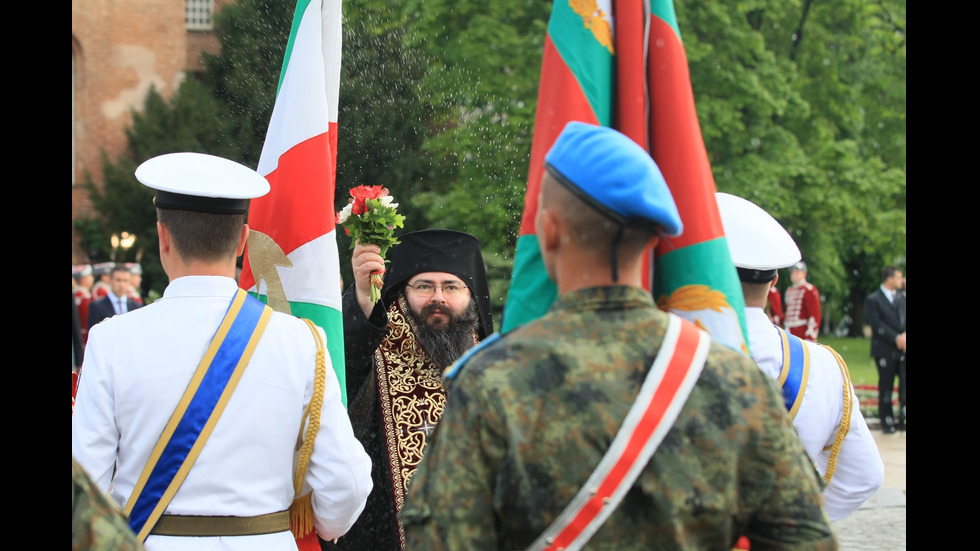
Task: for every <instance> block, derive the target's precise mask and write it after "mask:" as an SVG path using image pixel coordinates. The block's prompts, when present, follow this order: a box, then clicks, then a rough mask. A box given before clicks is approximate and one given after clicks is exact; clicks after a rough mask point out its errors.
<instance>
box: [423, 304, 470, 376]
mask: <svg viewBox="0 0 980 551" xmlns="http://www.w3.org/2000/svg"><path fill="white" fill-rule="evenodd" d="M436 311H440V312H442V313H444V314H446V315H447V316H449V321H448V323H439V324H432V323H429V322H428V321H427V319H428V317H429V315H430V314H432V313H433V312H436ZM409 315H411V316H412V320H414V321H415V327H416V334H415V336H416V338H417V339H418V341H419V343H420V344H421V345H422V349H423V350H425V352H426V353H427V354H428V355H429V358H430V359H431V360H432V361H434V362H435V363H436V364H438V365H440V366H442V367H443V368H445V367H449V366H450V365H451V364H452V363H453V362H455V361H456V360H457V359H458V358H459V357H460V356H462V355H463V352H466V351H467V350H469V349H470V348H472V347H473V335H474V334H475V333H476V329H477V325H478V324H479V319H480V316H479V315H478V313H477V311H476V302H475V301H474V300H472V299H471V300H470V303H469V305H468V306H467V307H466V309H465V310H463V311H462V312H459V313H457V312H453V311H452V310H451V309H450V308H449V307H448V306H446V305H444V304H435V303H429V304H427V305H426V306H425V307H424V308H422V311H421V312H416V311H415V310H414V309H412V308H409Z"/></svg>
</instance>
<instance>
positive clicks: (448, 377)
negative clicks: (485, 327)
mask: <svg viewBox="0 0 980 551" xmlns="http://www.w3.org/2000/svg"><path fill="white" fill-rule="evenodd" d="M499 339H500V333H499V332H497V333H492V334H491V335H490V336H488V337H487V338H485V339H483V340H482V341H480V342H479V344H477V345H476V346H474V347H473V348H470V349H469V350H467V351H466V352H463V355H462V356H460V357H459V359H458V360H456V363H454V364H453V365H451V366H449V369H447V370H446V372H445V373H443V374H442V379H443V380H444V381H452V380H453V379H455V378H456V375H458V374H459V372H460V370H461V369H462V368H463V364H465V363H466V361H467V360H469V359H470V358H471V357H472V356H473V354H476V353H477V352H478V351H480V350H482V349H483V348H484V347H486V346H487V345H489V344H491V343H494V342H496V341H498V340H499Z"/></svg>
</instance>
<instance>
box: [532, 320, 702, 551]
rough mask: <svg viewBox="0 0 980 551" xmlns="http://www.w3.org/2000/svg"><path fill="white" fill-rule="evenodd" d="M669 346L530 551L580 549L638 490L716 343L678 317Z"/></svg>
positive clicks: (671, 324)
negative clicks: (574, 490) (579, 483)
mask: <svg viewBox="0 0 980 551" xmlns="http://www.w3.org/2000/svg"><path fill="white" fill-rule="evenodd" d="M669 316H670V321H669V323H668V325H667V333H666V335H665V336H664V342H663V345H662V346H661V348H660V352H659V353H658V354H657V358H656V359H655V360H654V362H653V365H652V366H651V367H650V371H649V373H647V377H646V380H645V381H644V382H643V386H642V387H641V388H640V393H639V394H638V395H637V397H636V400H635V401H634V402H633V406H632V407H631V408H630V410H629V413H627V415H626V419H625V420H624V421H623V425H622V426H621V427H620V428H619V432H618V433H617V434H616V439H615V440H613V443H612V445H611V446H610V447H609V450H608V451H607V452H606V455H605V457H603V458H602V461H600V462H599V465H598V466H597V467H596V469H595V471H593V473H592V476H590V477H589V480H588V481H587V482H586V483H585V485H584V486H583V487H582V488H581V489H580V490H579V492H578V495H576V496H575V498H574V499H573V500H572V501H571V503H569V504H568V505H567V506H566V507H565V510H564V511H562V513H561V514H560V515H558V517H557V518H556V519H555V521H554V522H552V523H551V526H549V527H548V529H547V530H545V531H544V533H543V534H541V536H539V537H538V539H537V540H535V542H534V543H533V544H532V545H531V546H530V547H529V548H528V550H529V551H532V550H534V551H538V550H557V549H564V550H573V549H580V548H581V547H582V546H583V545H585V544H586V542H588V541H589V538H591V537H592V536H593V534H595V533H596V531H597V530H598V529H599V527H600V526H602V523H603V522H605V521H606V519H607V518H608V517H609V515H611V514H612V512H613V511H614V510H615V509H616V506H618V505H619V502H620V501H621V500H622V499H623V496H625V495H626V493H627V492H628V491H629V489H630V488H631V487H632V486H633V482H634V481H636V478H637V477H638V476H639V475H640V472H642V471H643V469H644V468H645V467H646V465H647V463H648V462H649V460H650V457H652V456H653V453H654V452H655V451H656V450H657V448H658V447H659V446H660V443H661V442H662V441H663V439H664V437H665V436H666V435H667V432H668V431H670V429H671V427H672V426H673V424H674V421H675V420H676V419H677V416H678V415H679V414H680V411H681V408H683V407H684V403H685V402H687V397H688V396H689V395H690V393H691V389H693V388H694V384H695V383H696V382H697V380H698V377H700V376H701V370H702V368H703V367H704V362H705V359H706V358H707V357H708V348H709V346H710V344H711V337H710V336H709V335H708V333H706V332H704V331H702V330H700V329H698V328H697V326H695V325H694V324H693V323H691V322H688V321H686V320H684V319H682V318H680V317H678V316H676V315H674V314H669Z"/></svg>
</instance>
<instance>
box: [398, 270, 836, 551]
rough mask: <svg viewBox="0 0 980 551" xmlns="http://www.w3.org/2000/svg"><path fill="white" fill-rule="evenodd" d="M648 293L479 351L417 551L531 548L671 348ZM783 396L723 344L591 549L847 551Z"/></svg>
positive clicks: (449, 410) (587, 304)
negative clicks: (744, 539) (743, 543)
mask: <svg viewBox="0 0 980 551" xmlns="http://www.w3.org/2000/svg"><path fill="white" fill-rule="evenodd" d="M666 326H667V318H666V314H665V313H664V312H662V311H660V310H658V309H657V307H656V306H655V305H654V304H653V301H652V299H651V298H650V295H649V294H648V293H646V292H644V291H643V290H641V289H637V288H630V287H601V288H592V289H585V290H580V291H576V292H572V293H568V294H566V295H563V296H561V297H559V299H558V301H557V302H556V303H555V305H554V306H553V307H552V309H551V311H550V312H549V313H548V314H547V315H545V316H544V317H542V318H540V319H538V320H536V321H534V322H531V323H528V324H526V325H524V326H522V327H519V328H517V329H515V330H514V331H512V332H509V333H508V334H506V335H504V336H503V337H501V338H500V339H499V340H497V341H496V342H493V343H492V344H490V345H488V346H485V347H483V348H482V349H481V350H479V351H477V352H476V353H475V354H473V355H472V356H471V357H470V359H469V360H468V361H467V363H466V364H465V366H464V367H463V368H462V369H461V370H460V372H459V374H458V376H457V377H456V379H455V380H454V381H453V383H452V385H451V387H450V390H449V398H448V403H447V406H446V411H445V412H444V414H443V417H442V420H441V422H440V423H439V426H438V428H437V429H436V431H435V433H434V434H433V437H432V438H431V439H430V442H429V447H428V449H427V450H426V454H425V457H424V458H423V461H422V464H421V466H420V467H419V470H418V471H416V474H415V478H414V480H413V481H412V485H411V487H410V489H409V496H408V499H407V501H406V504H405V507H404V508H403V510H402V513H401V520H402V523H403V525H404V528H405V533H406V538H407V548H408V549H426V550H440V549H450V550H461V549H465V550H468V551H469V550H477V549H524V548H526V547H527V546H528V545H529V544H531V543H532V542H533V541H534V540H535V538H537V536H538V535H539V534H540V533H541V532H543V531H544V530H545V529H546V528H547V527H548V526H549V524H550V523H551V522H552V520H554V518H555V517H556V516H557V515H558V514H559V513H560V512H561V511H562V509H563V508H564V507H565V505H566V504H567V503H568V502H569V501H571V500H572V498H573V497H574V496H575V494H576V493H577V492H578V490H579V488H580V487H581V486H582V484H583V483H584V482H585V480H586V479H588V477H589V475H590V474H591V473H592V470H593V469H594V468H595V466H596V465H597V464H598V463H599V461H600V460H601V459H602V457H603V455H604V454H605V452H606V450H607V448H608V446H609V444H610V443H611V442H612V440H613V438H615V435H616V433H617V431H618V429H619V426H620V423H621V422H622V420H623V419H624V418H625V416H626V412H627V411H628V410H629V408H630V406H631V405H632V402H633V400H634V398H635V396H636V394H637V392H638V390H639V388H640V386H641V385H642V383H643V380H644V378H645V376H646V372H647V371H648V369H649V368H650V365H651V364H652V363H653V360H654V358H655V357H656V355H657V352H658V350H659V349H660V346H661V343H662V342H663V338H664V333H665V329H666ZM821 489H822V484H821V481H820V480H819V477H818V474H817V472H816V470H815V468H814V466H813V463H812V462H811V461H810V460H809V459H808V457H807V455H806V453H805V452H804V450H803V448H802V446H801V444H800V441H799V438H798V437H797V436H796V433H795V432H794V431H793V426H792V424H791V422H790V421H789V418H788V417H787V415H786V411H785V407H784V406H783V403H782V398H781V397H780V396H779V394H778V391H777V390H776V388H775V386H774V385H773V384H771V383H770V382H769V380H768V379H766V378H765V375H764V374H763V373H762V371H761V370H759V368H758V367H757V366H756V365H755V364H754V363H753V362H752V361H751V360H750V359H749V358H748V357H746V356H744V355H742V354H740V353H738V352H736V351H734V350H732V349H730V348H728V347H726V346H724V345H721V344H718V343H712V345H711V349H710V352H709V355H708V359H707V362H706V364H705V367H704V370H703V372H702V374H701V376H700V378H699V379H698V382H697V384H696V385H695V387H694V389H693V391H692V393H691V395H690V397H689V398H688V400H687V402H686V404H685V405H684V407H683V408H682V410H681V412H680V414H679V417H678V418H677V420H676V422H675V423H674V425H673V428H672V429H671V430H670V431H669V433H668V434H667V436H666V437H665V439H664V441H663V443H662V444H661V445H660V447H659V449H658V450H657V452H656V454H655V455H654V456H653V458H652V459H651V460H650V462H649V463H648V464H647V467H646V469H645V470H644V471H643V472H642V473H641V475H640V476H639V478H638V479H637V480H636V482H635V483H634V485H633V488H632V489H631V490H630V491H629V492H628V493H627V495H626V496H625V498H624V499H623V501H622V502H621V503H620V504H619V507H618V508H617V509H616V511H615V512H614V513H613V514H612V515H611V516H610V517H609V519H608V520H607V521H606V522H605V524H604V525H603V526H602V527H601V528H600V529H599V530H598V532H596V534H595V535H594V536H593V537H592V539H591V540H590V541H589V544H588V546H587V548H589V549H617V550H622V549H692V550H693V549H699V550H700V549H710V550H725V549H731V548H732V545H733V544H734V543H735V542H736V540H737V539H738V538H739V536H740V535H742V534H745V535H747V536H748V537H749V539H750V540H751V542H752V549H753V551H756V550H758V549H794V550H801V549H837V542H836V539H835V536H834V535H833V532H832V530H831V528H830V525H829V520H828V519H827V516H826V515H825V513H824V511H823V509H822V501H821V497H820V491H821Z"/></svg>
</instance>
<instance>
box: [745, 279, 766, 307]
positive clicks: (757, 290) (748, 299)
mask: <svg viewBox="0 0 980 551" xmlns="http://www.w3.org/2000/svg"><path fill="white" fill-rule="evenodd" d="M742 296H744V297H745V304H746V306H749V305H755V304H761V305H763V306H765V304H766V301H767V300H769V282H768V281H767V282H765V283H752V282H748V281H743V282H742Z"/></svg>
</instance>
